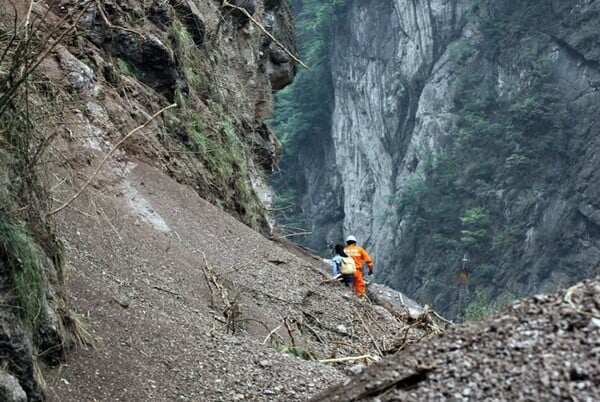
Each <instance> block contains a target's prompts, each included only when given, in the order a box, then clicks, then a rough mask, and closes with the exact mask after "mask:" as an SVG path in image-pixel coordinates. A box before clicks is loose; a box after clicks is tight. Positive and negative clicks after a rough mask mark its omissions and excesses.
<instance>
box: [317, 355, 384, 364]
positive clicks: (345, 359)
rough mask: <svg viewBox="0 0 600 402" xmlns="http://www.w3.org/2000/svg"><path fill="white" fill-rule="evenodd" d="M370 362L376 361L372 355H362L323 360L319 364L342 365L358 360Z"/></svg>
mask: <svg viewBox="0 0 600 402" xmlns="http://www.w3.org/2000/svg"><path fill="white" fill-rule="evenodd" d="M363 359H366V360H370V361H374V360H375V359H374V358H373V356H371V355H361V356H348V357H338V358H336V359H323V360H319V363H341V362H352V361H356V360H363Z"/></svg>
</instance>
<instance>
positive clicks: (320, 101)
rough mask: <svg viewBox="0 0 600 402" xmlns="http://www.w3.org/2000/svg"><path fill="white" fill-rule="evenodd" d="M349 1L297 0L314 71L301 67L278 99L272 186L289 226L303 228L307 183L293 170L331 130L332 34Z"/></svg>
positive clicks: (301, 34) (306, 56) (301, 40)
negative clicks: (300, 205) (278, 154)
mask: <svg viewBox="0 0 600 402" xmlns="http://www.w3.org/2000/svg"><path fill="white" fill-rule="evenodd" d="M347 3H348V1H347V0H330V1H325V2H324V1H319V0H293V1H290V4H291V5H292V9H293V12H294V14H295V15H296V24H297V32H298V34H297V37H298V45H299V48H300V57H301V59H302V60H303V61H304V62H305V63H306V64H308V65H309V66H310V70H301V71H299V72H298V74H297V75H296V78H295V79H294V82H293V83H292V85H290V86H289V87H287V88H285V89H284V90H283V91H281V92H279V93H278V94H277V95H276V97H275V99H276V104H275V118H274V119H273V121H272V125H273V128H274V130H275V132H276V135H277V136H278V138H279V140H280V141H281V142H282V144H283V156H282V158H281V161H280V163H279V172H278V173H277V174H275V175H274V177H273V178H272V180H271V184H272V185H273V187H274V188H275V190H276V192H277V199H276V202H275V204H276V205H275V207H276V210H277V212H276V218H277V221H278V223H279V224H280V225H281V226H282V227H283V228H284V229H285V228H286V227H287V228H288V230H297V229H300V228H301V227H302V226H303V219H302V216H301V211H299V210H298V209H296V203H297V202H296V201H297V194H299V193H302V188H303V184H302V181H301V179H300V178H299V177H298V176H297V175H296V174H295V172H296V171H297V170H298V168H299V164H298V158H297V155H298V153H299V150H300V149H305V148H309V149H310V147H311V143H312V141H313V140H314V139H315V138H317V137H319V136H322V135H324V134H325V133H327V132H329V130H330V126H331V113H332V105H333V93H332V88H333V87H332V83H331V69H330V66H329V56H328V54H329V48H330V45H331V43H330V34H331V30H332V29H333V26H334V24H335V23H336V22H337V21H338V20H339V19H340V16H341V15H342V14H343V10H344V7H345V6H346V5H347Z"/></svg>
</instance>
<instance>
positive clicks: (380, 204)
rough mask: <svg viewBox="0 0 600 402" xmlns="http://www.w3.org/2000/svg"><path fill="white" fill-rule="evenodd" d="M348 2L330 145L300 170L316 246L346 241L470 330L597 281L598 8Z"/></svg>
mask: <svg viewBox="0 0 600 402" xmlns="http://www.w3.org/2000/svg"><path fill="white" fill-rule="evenodd" d="M345 4H346V8H345V11H344V12H343V13H340V14H339V15H337V16H336V19H335V20H334V21H333V22H334V23H332V24H331V26H329V27H328V28H329V29H331V30H332V37H331V43H332V46H331V54H330V64H331V66H332V83H333V88H332V93H334V94H335V101H334V102H335V105H334V109H333V112H332V116H331V119H332V122H331V131H330V133H327V132H324V133H322V135H321V136H320V137H319V136H315V137H313V138H312V139H311V140H312V141H313V142H314V143H311V144H309V145H307V146H306V147H301V148H300V151H301V152H304V154H303V155H301V156H300V157H299V158H298V161H299V162H298V164H297V167H296V168H295V169H294V171H295V174H296V175H297V176H298V188H302V189H305V191H302V192H301V194H300V200H299V201H300V202H301V210H302V211H303V213H304V217H305V219H306V220H307V222H308V223H307V227H309V228H310V229H311V230H312V231H313V233H314V235H313V236H310V237H309V238H307V239H306V242H305V243H306V245H307V246H309V247H312V248H315V249H320V246H321V245H322V244H326V243H327V242H329V241H332V240H335V239H336V238H341V237H342V233H341V231H342V230H340V228H343V232H344V233H346V234H348V233H350V232H351V233H353V234H355V235H357V236H358V238H359V239H360V242H361V243H362V244H363V245H365V246H367V248H368V249H369V250H371V251H372V254H373V255H374V257H375V259H376V261H378V264H377V266H378V269H377V271H378V272H377V274H376V280H378V281H381V282H383V283H386V284H389V285H391V286H392V287H394V288H396V289H399V290H402V291H404V292H406V293H407V294H409V295H410V296H412V297H414V298H415V299H417V300H419V301H420V302H421V303H430V304H432V305H433V306H435V308H436V309H438V310H440V311H443V312H444V313H445V314H446V315H448V316H452V317H460V318H463V317H464V316H465V311H466V308H467V307H468V305H469V304H471V303H474V302H476V295H477V294H479V295H481V296H482V297H483V298H484V299H485V300H486V301H487V302H488V303H489V304H490V305H493V304H495V303H497V304H501V303H502V302H504V301H506V300H510V299H512V298H515V297H520V296H522V295H525V294H531V293H534V292H540V291H548V290H550V289H555V288H558V287H561V286H566V285H568V284H570V283H573V282H574V281H577V280H581V279H584V278H589V277H592V276H594V275H597V274H598V273H599V270H600V260H599V256H600V253H599V250H600V243H599V238H598V234H599V231H598V219H597V216H598V203H597V201H596V199H597V198H598V197H597V196H596V195H597V192H598V185H597V183H598V180H597V177H596V173H595V172H597V171H598V166H597V163H598V158H597V157H596V156H595V154H597V150H598V143H597V140H598V136H597V135H596V134H597V133H598V131H599V129H600V127H599V121H598V117H597V116H598V115H599V113H598V111H599V110H600V109H599V107H598V105H600V92H599V91H598V88H599V86H598V83H599V82H600V67H599V66H600V65H599V59H600V58H599V52H600V45H599V43H600V42H599V37H598V35H599V34H598V30H597V29H596V26H598V24H599V20H598V16H599V15H600V14H599V12H600V4H599V3H598V2H597V1H575V0H573V1H560V2H558V1H552V2H548V1H528V2H499V1H476V2H475V1H466V0H465V1H455V2H448V1H441V0H439V1H438V0H428V1H423V2H412V1H404V0H385V1H381V2H378V3H377V5H371V4H368V5H367V4H366V3H362V2H356V1H348V2H346V3H345ZM314 149H325V151H324V152H321V153H317V152H315V151H314ZM302 161H308V162H307V163H303V162H302ZM298 172H301V173H298ZM465 257H466V259H467V260H468V262H467V266H466V268H467V271H468V273H469V280H470V283H469V285H468V286H464V284H462V283H461V282H459V281H457V279H456V276H457V273H458V271H459V269H460V268H461V267H462V259H463V258H465Z"/></svg>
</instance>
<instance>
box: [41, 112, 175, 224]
mask: <svg viewBox="0 0 600 402" xmlns="http://www.w3.org/2000/svg"><path fill="white" fill-rule="evenodd" d="M176 106H177V104H176V103H173V104H172V105H169V106H166V107H164V108H162V109H160V110H159V111H158V112H156V113H154V114H153V115H152V116H150V118H149V119H148V120H146V122H145V123H144V124H142V125H140V126H137V127H136V128H134V129H133V130H131V131H130V132H129V133H127V135H125V136H124V137H123V138H121V139H120V140H119V142H117V143H116V144H115V145H113V146H112V148H111V149H110V150H109V151H108V153H107V154H106V155H104V158H102V160H101V161H100V164H99V165H98V166H97V167H96V170H94V172H93V173H92V175H91V176H90V177H89V178H88V179H87V181H86V182H85V183H84V184H83V186H81V188H80V189H79V191H77V192H76V193H75V194H74V195H73V196H72V197H71V198H69V199H68V200H67V201H66V202H65V203H64V204H63V205H61V206H60V207H58V208H56V209H54V210H52V211H50V212H48V214H47V216H50V215H54V214H56V213H57V212H60V211H62V210H63V209H65V208H66V207H67V206H69V204H71V203H72V202H73V201H75V199H77V197H79V196H80V195H81V194H82V193H83V192H84V190H85V189H86V188H87V186H89V184H90V183H91V182H92V180H94V178H95V177H96V175H97V174H98V172H100V169H102V167H103V166H104V164H105V163H106V161H107V160H108V159H109V158H110V157H111V156H112V155H113V154H114V153H115V151H116V150H117V149H118V148H119V147H120V146H121V145H122V144H123V143H124V142H125V141H127V139H129V138H130V137H131V136H133V135H134V134H135V133H137V132H138V131H140V130H141V129H143V128H144V127H146V126H147V125H148V124H150V122H151V121H152V120H154V119H155V118H156V117H157V116H159V115H160V114H161V113H163V112H164V111H166V110H169V109H171V108H173V107H176Z"/></svg>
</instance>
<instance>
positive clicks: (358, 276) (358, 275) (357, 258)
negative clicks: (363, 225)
mask: <svg viewBox="0 0 600 402" xmlns="http://www.w3.org/2000/svg"><path fill="white" fill-rule="evenodd" d="M344 252H345V253H346V254H348V256H350V257H352V258H353V259H354V264H355V265H356V272H355V273H354V293H356V295H357V296H359V297H365V296H366V292H367V289H366V288H365V281H364V279H363V263H365V262H366V263H367V267H368V268H369V275H372V274H373V259H372V258H371V256H370V255H369V253H367V251H366V250H365V249H364V248H362V247H359V246H357V245H356V237H354V236H353V235H350V236H348V237H347V238H346V247H345V248H344Z"/></svg>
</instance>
